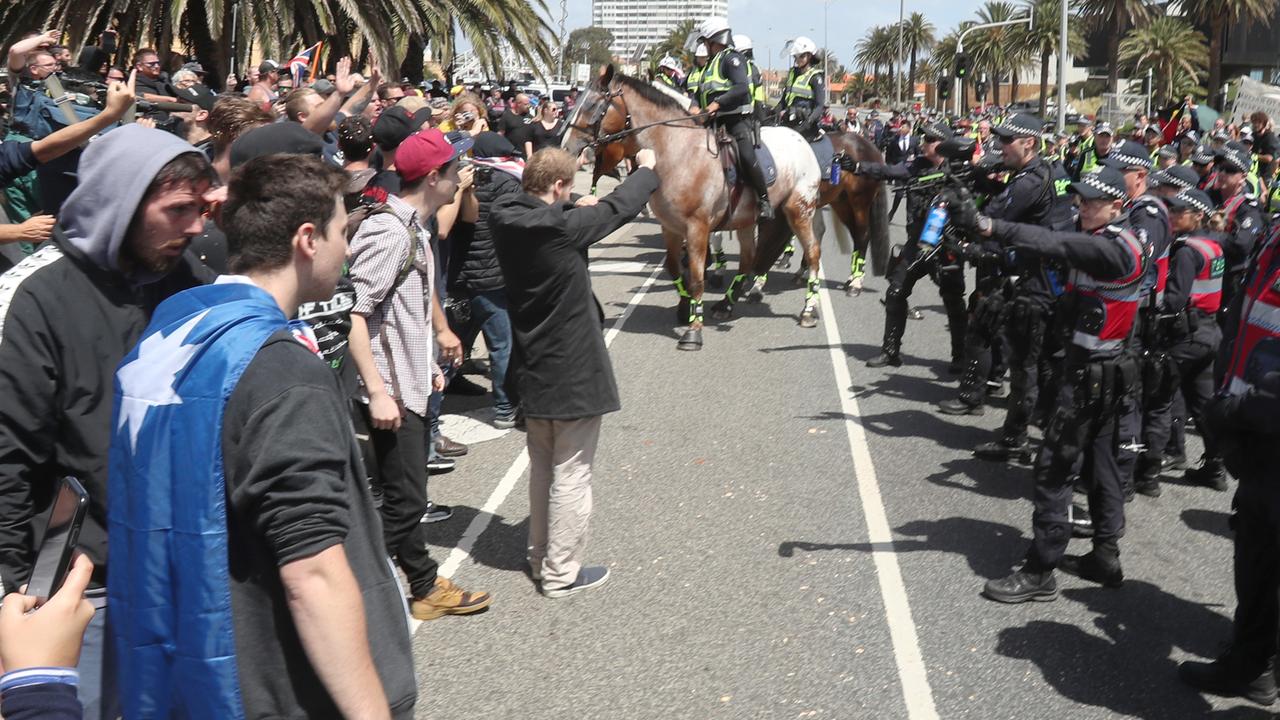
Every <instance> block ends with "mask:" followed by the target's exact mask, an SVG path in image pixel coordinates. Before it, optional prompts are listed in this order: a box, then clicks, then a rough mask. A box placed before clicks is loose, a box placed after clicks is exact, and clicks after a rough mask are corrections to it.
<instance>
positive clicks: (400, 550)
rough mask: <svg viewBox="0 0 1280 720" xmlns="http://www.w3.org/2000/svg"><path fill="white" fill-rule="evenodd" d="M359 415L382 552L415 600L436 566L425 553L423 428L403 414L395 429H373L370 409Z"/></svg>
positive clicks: (426, 587)
mask: <svg viewBox="0 0 1280 720" xmlns="http://www.w3.org/2000/svg"><path fill="white" fill-rule="evenodd" d="M360 413H361V415H362V418H361V419H362V420H363V421H364V424H365V428H368V429H369V440H370V443H371V444H372V445H373V455H374V463H373V464H374V466H375V467H376V470H374V484H375V485H377V486H379V487H380V488H381V489H382V507H381V508H380V510H379V512H380V513H381V514H382V539H383V542H385V543H386V546H387V554H388V555H390V556H391V557H392V558H394V559H395V560H396V561H397V562H398V563H399V564H400V568H401V569H402V570H404V574H405V576H406V577H408V578H409V589H410V590H411V591H412V592H413V596H414V597H415V598H422V597H425V596H426V595H427V593H429V592H431V588H432V587H434V586H435V584H436V571H437V570H438V569H439V565H438V564H437V563H436V561H435V560H433V559H432V557H431V554H430V553H429V552H427V526H426V525H425V524H424V523H422V515H423V513H425V512H426V511H427V424H426V419H425V418H423V417H422V416H421V415H415V414H413V413H411V412H408V411H405V413H404V418H403V419H402V420H401V421H400V429H399V430H396V431H394V432H393V431H391V430H374V429H372V428H373V425H372V423H370V421H369V420H370V419H369V406H368V405H365V404H364V403H360Z"/></svg>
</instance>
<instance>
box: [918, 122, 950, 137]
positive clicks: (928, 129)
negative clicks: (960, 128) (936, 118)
mask: <svg viewBox="0 0 1280 720" xmlns="http://www.w3.org/2000/svg"><path fill="white" fill-rule="evenodd" d="M920 132H921V133H922V134H923V135H924V136H925V139H926V140H946V139H948V138H950V137H951V136H953V135H955V133H953V132H951V128H949V127H947V126H946V125H943V124H942V123H936V122H935V123H929V124H927V125H925V126H924V127H923V128H921V130H920Z"/></svg>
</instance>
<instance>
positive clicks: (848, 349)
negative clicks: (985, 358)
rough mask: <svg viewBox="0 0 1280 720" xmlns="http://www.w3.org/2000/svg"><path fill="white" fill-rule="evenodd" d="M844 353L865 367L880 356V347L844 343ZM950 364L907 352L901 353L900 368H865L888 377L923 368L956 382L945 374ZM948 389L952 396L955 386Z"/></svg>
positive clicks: (956, 378) (938, 359)
mask: <svg viewBox="0 0 1280 720" xmlns="http://www.w3.org/2000/svg"><path fill="white" fill-rule="evenodd" d="M844 351H845V354H846V355H848V356H849V358H850V359H851V360H853V361H856V362H857V363H858V364H859V365H865V364H866V362H867V361H868V360H870V359H871V358H873V357H875V356H877V355H879V354H880V346H879V345H867V344H866V343H845V346H844ZM950 364H951V363H950V361H949V360H944V359H942V358H934V357H922V356H919V355H912V354H910V353H908V352H903V353H902V367H901V368H895V367H883V368H867V369H868V371H871V370H875V371H879V372H885V373H888V374H890V375H898V374H901V373H902V370H903V368H917V367H919V368H925V369H926V370H928V371H930V372H932V373H933V374H934V375H936V376H938V377H943V376H946V377H950V378H953V379H955V380H958V379H959V376H957V375H951V374H950V373H948V372H947V366H948V365H950ZM928 382H933V383H937V380H929V381H928ZM941 387H948V386H946V385H942V386H941ZM950 389H951V394H952V395H954V394H955V386H950Z"/></svg>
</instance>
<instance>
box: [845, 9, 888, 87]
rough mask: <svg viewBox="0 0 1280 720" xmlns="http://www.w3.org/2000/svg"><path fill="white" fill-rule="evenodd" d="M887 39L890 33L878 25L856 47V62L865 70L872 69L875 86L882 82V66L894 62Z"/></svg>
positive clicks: (870, 29)
mask: <svg viewBox="0 0 1280 720" xmlns="http://www.w3.org/2000/svg"><path fill="white" fill-rule="evenodd" d="M887 38H888V31H887V30H886V28H885V27H884V26H881V25H877V26H876V27H873V28H869V29H868V30H867V34H866V35H864V36H862V39H861V40H859V41H858V42H857V44H856V45H855V46H854V50H855V51H856V52H857V55H856V56H855V57H854V61H855V62H857V63H858V64H859V65H861V66H862V67H863V68H866V67H868V66H869V67H871V76H872V83H873V86H875V85H878V84H879V83H880V81H881V76H880V67H881V66H882V65H891V64H892V62H893V60H892V53H891V52H890V51H889V45H888V39H887ZM873 92H874V90H873Z"/></svg>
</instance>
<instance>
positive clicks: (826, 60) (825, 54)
mask: <svg viewBox="0 0 1280 720" xmlns="http://www.w3.org/2000/svg"><path fill="white" fill-rule="evenodd" d="M830 6H831V0H822V79H823V80H825V81H826V83H825V86H826V88H827V90H826V92H827V97H826V98H825V99H824V101H823V103H822V104H823V105H830V104H831V46H830V45H828V44H827V8H828V7H830Z"/></svg>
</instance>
